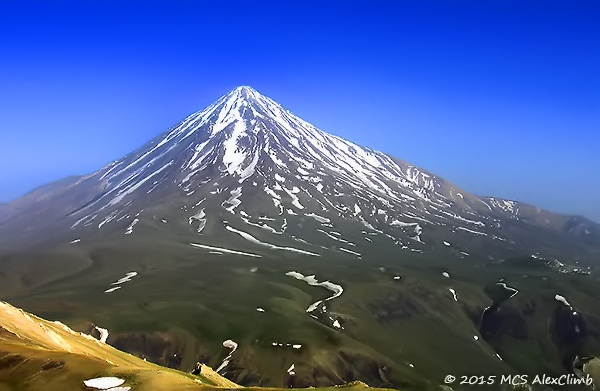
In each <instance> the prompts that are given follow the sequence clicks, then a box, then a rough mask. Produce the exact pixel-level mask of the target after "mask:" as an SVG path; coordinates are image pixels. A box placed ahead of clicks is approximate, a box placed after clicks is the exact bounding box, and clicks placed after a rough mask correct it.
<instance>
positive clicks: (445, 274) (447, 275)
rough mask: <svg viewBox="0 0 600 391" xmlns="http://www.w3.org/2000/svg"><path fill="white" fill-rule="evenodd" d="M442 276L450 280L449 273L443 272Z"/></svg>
mask: <svg viewBox="0 0 600 391" xmlns="http://www.w3.org/2000/svg"><path fill="white" fill-rule="evenodd" d="M442 276H444V277H446V278H450V274H449V273H448V272H443V273H442Z"/></svg>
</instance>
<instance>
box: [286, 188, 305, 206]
mask: <svg viewBox="0 0 600 391" xmlns="http://www.w3.org/2000/svg"><path fill="white" fill-rule="evenodd" d="M283 190H284V191H285V192H286V193H287V194H288V195H289V196H290V197H291V198H292V205H294V206H295V207H296V208H297V209H304V206H303V205H302V204H301V203H300V199H299V198H298V196H297V195H296V194H298V193H299V192H300V189H298V188H297V187H295V186H294V187H293V188H292V189H288V188H287V187H284V188H283Z"/></svg>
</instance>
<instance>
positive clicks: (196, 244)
mask: <svg viewBox="0 0 600 391" xmlns="http://www.w3.org/2000/svg"><path fill="white" fill-rule="evenodd" d="M190 246H193V247H198V248H203V249H205V250H212V251H219V252H224V253H227V254H236V255H245V256H247V257H254V258H262V255H258V254H252V253H245V252H242V251H236V250H229V249H227V248H221V247H213V246H207V245H204V244H198V243H190Z"/></svg>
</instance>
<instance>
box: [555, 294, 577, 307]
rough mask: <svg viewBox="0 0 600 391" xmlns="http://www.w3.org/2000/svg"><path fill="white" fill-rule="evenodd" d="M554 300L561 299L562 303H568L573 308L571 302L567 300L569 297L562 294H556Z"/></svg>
mask: <svg viewBox="0 0 600 391" xmlns="http://www.w3.org/2000/svg"><path fill="white" fill-rule="evenodd" d="M554 300H557V301H560V302H561V303H563V304H564V305H566V306H567V307H569V308H573V307H572V306H571V304H570V303H569V302H568V301H567V299H566V298H565V297H564V296H562V295H556V296H554Z"/></svg>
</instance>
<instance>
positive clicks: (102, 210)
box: [0, 86, 597, 257]
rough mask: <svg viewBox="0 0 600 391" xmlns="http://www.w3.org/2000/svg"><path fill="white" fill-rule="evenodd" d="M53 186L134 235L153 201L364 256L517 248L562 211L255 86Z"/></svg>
mask: <svg viewBox="0 0 600 391" xmlns="http://www.w3.org/2000/svg"><path fill="white" fill-rule="evenodd" d="M53 194H54V195H55V196H56V197H59V198H60V200H58V201H57V199H56V198H53V197H51V196H48V195H47V194H46V195H44V197H45V198H46V199H47V201H46V202H55V203H56V204H58V205H60V207H56V206H53V209H52V210H53V212H52V213H50V212H49V215H48V216H47V217H46V218H47V219H48V220H52V221H60V222H62V223H61V224H64V225H66V226H67V227H68V229H70V230H71V231H73V230H75V231H77V230H87V232H88V234H90V235H94V234H96V233H97V232H96V233H95V232H94V231H93V230H96V231H102V232H108V231H110V229H109V227H112V228H113V229H118V230H122V231H123V232H124V233H125V234H127V235H130V234H132V233H134V232H135V231H136V230H137V229H138V228H139V227H140V226H141V227H144V219H145V218H144V215H146V214H147V213H150V212H151V213H154V216H156V215H157V214H161V219H162V220H164V221H168V222H169V223H168V224H166V223H165V224H166V225H167V226H171V227H173V226H179V227H180V228H181V227H186V228H187V230H188V231H189V232H192V233H193V234H194V235H197V234H199V233H200V234H203V235H204V234H208V233H213V234H218V235H241V236H242V237H243V238H246V239H247V240H248V241H249V242H251V243H254V244H255V245H256V244H258V245H260V243H262V244H264V243H265V242H267V241H268V239H269V238H268V237H267V238H259V237H257V236H256V234H255V235H251V234H249V233H248V232H246V231H244V228H251V229H253V230H254V229H256V228H259V232H260V233H262V234H265V233H268V232H270V234H269V235H267V236H270V235H274V237H272V238H270V240H269V241H268V243H270V245H271V246H275V247H277V248H279V247H281V246H279V244H275V243H276V242H277V241H279V243H285V241H286V240H288V241H290V240H291V241H292V242H293V243H296V242H299V243H301V244H300V246H303V249H302V250H301V251H304V252H307V253H310V254H313V255H314V254H317V252H316V251H315V249H321V250H323V249H330V248H333V249H334V250H333V251H338V252H343V253H345V254H347V255H348V254H349V255H348V256H354V257H361V256H362V254H363V251H358V250H360V249H361V248H362V249H363V250H364V251H368V249H365V247H367V248H368V247H369V246H371V245H372V243H374V242H379V244H382V243H383V244H385V243H388V244H389V245H393V246H398V248H399V249H402V250H410V251H417V252H421V251H426V250H428V249H435V248H438V247H441V248H444V250H445V251H454V252H455V253H456V254H457V255H458V256H461V257H465V256H468V255H469V253H471V251H464V249H466V248H463V250H462V251H459V250H457V248H458V247H459V246H456V245H452V246H448V245H446V244H445V243H457V242H469V243H475V242H477V243H480V244H478V245H477V246H478V247H480V248H481V247H486V246H487V247H488V248H489V247H490V246H492V247H501V248H505V249H506V248H509V247H510V248H514V247H515V246H518V243H519V241H522V240H524V239H525V238H524V237H523V235H522V234H519V235H517V236H514V235H513V234H512V228H511V227H514V226H517V225H523V224H524V223H523V219H526V220H528V221H530V222H534V223H535V224H536V225H543V226H546V225H548V224H550V223H545V221H546V220H548V221H550V217H552V216H557V215H552V216H551V214H549V213H547V212H544V211H541V210H540V209H537V208H534V207H531V206H529V205H524V204H521V203H516V202H513V201H506V200H501V199H497V198H490V197H487V198H483V197H477V196H474V195H472V194H469V193H468V192H465V191H462V190H460V189H459V188H457V187H455V186H453V185H452V184H450V183H448V182H446V181H445V180H443V179H442V178H439V177H437V176H435V175H434V174H431V173H429V172H427V171H425V170H422V169H420V168H418V167H415V166H412V165H410V164H409V163H407V162H404V161H401V160H399V159H397V158H394V157H391V156H389V155H387V154H385V153H382V152H378V151H374V150H372V149H370V148H366V147H362V146H359V145H357V144H355V143H352V142H350V141H348V140H345V139H343V138H340V137H338V136H334V135H331V134H328V133H326V132H324V131H322V130H320V129H317V128H316V127H315V126H313V125H311V124H310V123H308V122H307V121H304V120H303V119H301V118H299V117H297V116H296V115H294V114H293V113H291V112H290V111H289V110H287V109H285V108H283V107H282V106H281V105H279V104H278V103H277V102H275V101H274V100H272V99H270V98H268V97H266V96H264V95H262V94H260V93H259V92H257V91H256V90H254V89H253V88H251V87H248V86H240V87H237V88H235V89H234V90H232V91H231V92H229V93H228V94H226V95H224V96H222V97H221V98H219V99H218V100H217V101H216V102H215V103H213V104H212V105H210V106H208V107H207V108H205V109H204V110H201V111H198V112H196V113H193V114H191V115H189V116H188V117H186V118H185V119H184V120H183V121H181V122H180V123H178V124H177V125H176V126H174V127H172V128H171V129H169V130H167V131H166V132H165V133H163V134H161V135H159V136H158V137H157V138H155V139H154V140H153V141H151V142H150V143H148V144H147V145H145V146H143V147H142V148H140V149H139V150H137V151H135V152H134V153H131V154H129V155H127V156H125V157H124V158H123V159H120V160H118V161H115V162H113V163H111V164H109V165H108V166H106V167H104V168H102V169H100V170H99V171H97V172H96V173H94V174H92V175H89V176H86V177H83V178H80V179H79V180H78V181H77V182H75V183H72V184H69V186H63V187H59V188H58V189H53ZM65 194H68V196H67V197H66V196H65ZM65 199H68V200H69V202H65V201H61V200H65ZM9 206H10V205H9ZM8 209H10V208H8ZM25 209H26V208H25ZM3 210H6V208H3ZM173 211H176V213H175V212H173ZM25 212H26V211H25ZM142 213H143V214H142ZM50 214H52V215H50ZM4 215H5V217H4V219H3V220H0V224H1V225H4V226H5V227H8V226H10V220H13V221H14V220H15V216H16V214H15V213H14V212H13V213H12V214H11V213H6V212H5V213H4ZM232 215H233V216H232ZM6 216H8V217H6ZM226 216H229V217H226ZM0 217H1V216H0ZM261 219H262V220H261ZM552 219H553V220H552V221H553V223H552V224H553V226H556V227H562V226H565V225H567V224H568V225H569V229H570V230H571V231H573V232H579V231H581V232H592V233H593V232H597V228H596V227H595V226H594V225H593V224H592V225H590V224H588V223H587V222H586V223H582V222H576V223H573V220H572V219H571V220H569V218H567V217H564V216H563V217H560V218H556V217H552ZM25 220H26V221H31V219H30V218H29V219H25ZM230 220H231V221H230ZM225 221H227V222H225ZM233 221H235V222H236V223H235V226H233V224H234V223H233ZM307 221H311V222H312V223H310V224H308V226H310V227H311V229H312V230H314V231H315V232H317V233H318V234H317V235H318V237H319V240H317V241H316V242H315V240H314V239H313V240H312V241H308V240H306V239H303V238H302V236H301V235H302V234H303V232H304V231H302V230H301V229H299V228H298V227H306V226H307ZM542 221H543V222H542ZM557 221H558V223H557ZM269 222H270V223H269ZM26 224H31V223H26ZM161 227H162V226H161ZM573 227H575V228H573ZM577 227H579V228H577ZM163 228H165V227H162V228H161V229H163ZM0 229H1V226H0ZM30 229H31V230H34V229H35V228H34V227H31V228H30ZM90 230H91V231H90ZM519 232H522V230H521V231H519ZM586 235H589V233H588V234H586ZM80 236H84V235H83V233H82V235H80ZM592 236H593V235H592ZM286 238H287V239H286ZM263 240H264V241H263ZM359 243H360V244H359ZM442 243H443V244H442ZM484 243H486V244H484ZM209 244H210V243H209ZM278 246H279V247H278ZM315 246H316V247H315ZM283 247H286V248H287V247H289V246H283ZM469 250H471V249H470V248H469Z"/></svg>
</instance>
